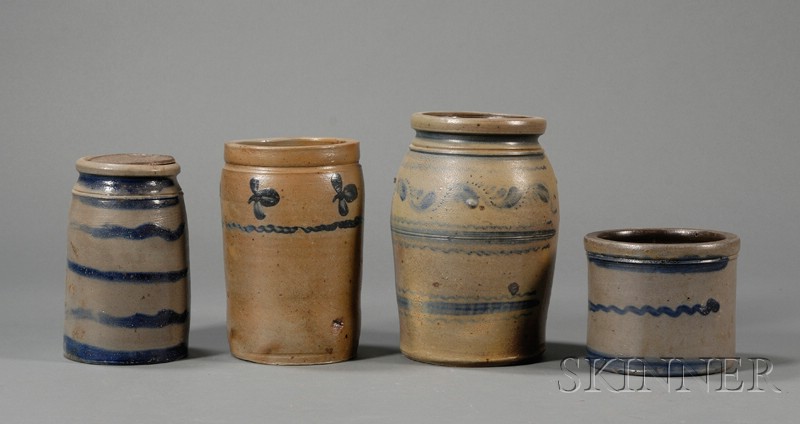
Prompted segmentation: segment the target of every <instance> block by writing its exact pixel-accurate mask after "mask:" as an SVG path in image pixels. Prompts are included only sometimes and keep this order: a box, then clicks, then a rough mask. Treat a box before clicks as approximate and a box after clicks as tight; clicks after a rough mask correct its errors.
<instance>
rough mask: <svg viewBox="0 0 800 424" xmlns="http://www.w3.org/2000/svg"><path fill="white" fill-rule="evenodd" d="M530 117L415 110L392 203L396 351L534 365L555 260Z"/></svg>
mask: <svg viewBox="0 0 800 424" xmlns="http://www.w3.org/2000/svg"><path fill="white" fill-rule="evenodd" d="M545 125H546V121H545V120H544V119H542V118H538V117H528V116H516V115H503V114H493V113H474V112H426V113H416V114H414V115H413V116H412V117H411V126H412V127H413V128H414V129H415V130H416V136H415V137H414V139H413V141H412V142H411V147H410V151H409V152H408V154H407V155H406V157H405V159H404V160H403V163H402V165H401V167H400V171H399V172H398V174H397V178H396V179H395V190H394V196H393V199H392V214H391V228H392V242H393V246H394V261H395V281H396V287H397V304H398V307H399V311H400V347H401V350H402V352H403V353H404V354H405V355H406V356H408V357H409V358H411V359H415V360H418V361H423V362H429V363H435V364H443V365H461V366H479V365H503V364H513V363H520V362H529V361H533V360H536V359H537V358H538V357H539V356H540V355H541V354H542V352H543V351H544V346H545V345H544V336H545V320H546V316H547V306H548V302H549V297H550V287H551V284H552V278H553V268H554V264H555V258H556V236H557V230H558V196H557V193H556V179H555V175H554V174H553V170H552V167H551V166H550V162H549V161H548V159H547V157H545V154H544V151H543V150H542V147H541V146H540V145H539V141H538V138H539V136H540V135H541V134H542V133H544V130H545Z"/></svg>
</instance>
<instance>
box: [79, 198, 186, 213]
mask: <svg viewBox="0 0 800 424" xmlns="http://www.w3.org/2000/svg"><path fill="white" fill-rule="evenodd" d="M73 196H75V198H76V199H78V200H79V201H80V202H81V203H83V204H85V205H88V206H92V207H95V208H100V209H124V210H142V209H164V208H170V207H173V206H177V205H179V204H180V203H181V201H180V198H179V197H177V196H176V197H164V198H159V199H101V198H97V197H89V196H81V195H78V194H73Z"/></svg>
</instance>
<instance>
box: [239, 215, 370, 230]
mask: <svg viewBox="0 0 800 424" xmlns="http://www.w3.org/2000/svg"><path fill="white" fill-rule="evenodd" d="M363 222H364V218H363V217H361V216H357V217H355V218H353V219H347V220H344V221H337V222H333V223H331V224H321V225H314V226H308V227H299V226H290V227H289V226H281V225H273V224H269V225H259V226H255V225H242V224H239V223H236V222H228V223H226V224H225V227H226V228H227V229H229V230H239V231H244V232H245V233H253V232H255V233H275V234H294V233H296V232H298V231H301V232H303V233H306V234H309V233H319V232H323V231H336V230H339V229H347V228H356V227H358V226H360V225H361V224H362V223H363Z"/></svg>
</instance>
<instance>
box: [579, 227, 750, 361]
mask: <svg viewBox="0 0 800 424" xmlns="http://www.w3.org/2000/svg"><path fill="white" fill-rule="evenodd" d="M739 244H740V242H739V238H738V237H737V236H736V235H734V234H731V233H726V232H722V231H710V230H699V229H679V228H645V229H624V230H609V231H599V232H594V233H591V234H588V235H587V236H586V237H585V238H584V245H585V247H586V253H587V255H588V260H589V321H588V326H587V341H586V344H587V350H588V360H589V362H590V364H591V365H592V366H594V367H595V368H596V369H601V370H605V371H614V372H618V373H629V374H648V375H682V374H684V375H697V374H710V373H716V372H720V371H722V370H723V369H725V367H730V366H732V364H733V362H732V361H731V360H729V359H728V358H733V357H734V356H735V354H736V325H735V317H736V259H737V255H738V252H739Z"/></svg>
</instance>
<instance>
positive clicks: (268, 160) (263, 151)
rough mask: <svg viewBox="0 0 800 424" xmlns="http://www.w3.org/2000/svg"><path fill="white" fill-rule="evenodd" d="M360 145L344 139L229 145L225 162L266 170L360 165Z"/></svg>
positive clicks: (263, 140) (234, 142)
mask: <svg viewBox="0 0 800 424" xmlns="http://www.w3.org/2000/svg"><path fill="white" fill-rule="evenodd" d="M359 157H360V152H359V142H358V141H356V140H353V139H349V138H340V137H276V138H253V139H242V140H232V141H228V142H226V143H225V162H226V163H229V164H235V165H246V166H264V167H300V166H327V165H339V164H346V163H356V162H358V160H359Z"/></svg>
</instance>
